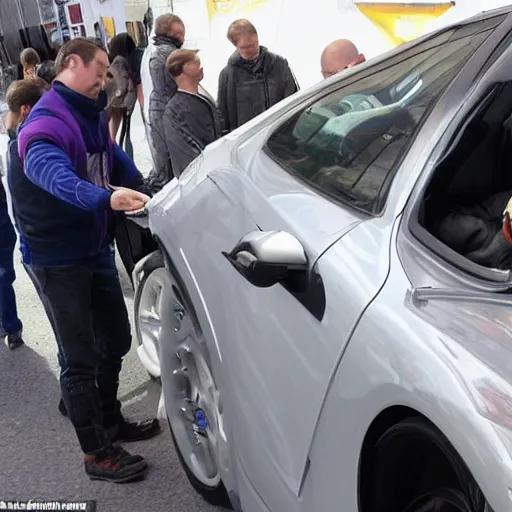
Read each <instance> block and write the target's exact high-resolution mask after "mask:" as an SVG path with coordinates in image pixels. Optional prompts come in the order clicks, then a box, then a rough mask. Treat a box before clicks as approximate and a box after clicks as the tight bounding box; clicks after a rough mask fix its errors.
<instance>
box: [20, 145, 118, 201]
mask: <svg viewBox="0 0 512 512" xmlns="http://www.w3.org/2000/svg"><path fill="white" fill-rule="evenodd" d="M24 171H25V175H26V176H27V178H28V179H29V180H30V181H31V182H32V183H34V184H35V185H37V186H38V187H40V188H42V189H43V190H46V192H48V193H50V194H52V195H53V196H55V197H57V198H58V199H61V200H62V201H66V202H67V203H70V204H72V205H74V206H76V207H77V208H80V209H82V210H87V211H97V210H105V209H107V208H110V196H111V195H112V193H111V192H110V191H109V190H105V189H103V188H100V187H97V186H96V185H93V184H92V183H89V182H88V181H85V180H82V179H80V178H79V177H78V176H77V175H76V174H75V172H74V168H73V164H72V162H71V160H70V158H69V156H68V155H66V153H64V151H62V150H61V149H60V148H58V147H57V146H56V145H55V144H52V143H50V142H34V143H32V144H31V145H30V147H29V148H28V151H27V156H26V158H25V165H24Z"/></svg>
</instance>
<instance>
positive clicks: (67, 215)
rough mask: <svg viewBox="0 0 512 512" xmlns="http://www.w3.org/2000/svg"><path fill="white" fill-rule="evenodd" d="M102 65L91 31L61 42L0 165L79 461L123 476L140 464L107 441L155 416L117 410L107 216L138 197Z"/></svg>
mask: <svg viewBox="0 0 512 512" xmlns="http://www.w3.org/2000/svg"><path fill="white" fill-rule="evenodd" d="M108 67H109V61H108V56H107V54H106V52H105V51H104V50H103V49H102V48H101V47H99V46H98V45H97V44H95V43H94V42H92V41H89V40H86V39H81V38H77V39H73V40H71V41H69V42H68V43H66V44H65V45H64V46H63V47H62V48H61V50H60V52H59V55H58V57H57V59H56V62H55V68H56V69H55V71H56V79H55V82H54V84H53V86H52V89H51V90H50V91H49V92H47V93H46V94H45V95H44V96H43V97H42V98H41V100H40V101H39V102H38V103H37V105H36V106H35V107H34V108H33V109H32V111H31V112H30V114H29V116H28V118H27V120H26V121H25V122H24V123H23V124H22V125H21V127H20V129H19V131H18V153H19V157H20V162H21V164H22V166H21V165H20V166H19V168H17V169H16V168H15V166H11V173H12V174H13V176H12V178H10V179H11V184H12V185H11V194H12V196H13V203H14V208H15V217H16V223H17V225H18V228H19V230H20V245H21V250H22V255H23V262H24V265H25V268H26V270H27V272H28V273H29V275H30V277H31V279H32V281H33V282H34V285H35V287H36V290H37V291H38V293H39V296H40V298H41V300H42V302H43V305H44V307H45V310H46V312H47V315H48V318H49V320H50V323H51V325H52V328H53V330H54V333H55V337H56V340H57V344H58V348H59V359H60V365H61V377H60V381H61V390H62V397H63V400H64V403H65V406H66V409H67V412H68V415H69V418H70V420H71V422H72V423H73V426H74V428H75V430H76V434H77V437H78V441H79V443H80V446H81V448H82V451H83V452H84V461H85V471H86V473H87V474H88V475H89V477H90V478H91V479H97V480H108V481H113V482H118V483H123V482H130V481H133V480H138V479H140V478H143V477H144V475H145V472H146V470H147V467H148V466H147V463H146V462H145V460H144V459H143V458H142V457H140V456H138V455H135V456H133V455H130V454H129V453H128V452H126V451H125V450H123V449H122V448H121V447H120V446H119V445H118V444H117V442H122V441H125V442H127V441H136V440H140V439H147V438H149V437H152V436H154V435H156V434H158V433H159V432H160V428H159V425H158V421H157V420H156V419H154V420H149V421H145V422H137V423H131V422H129V421H127V420H126V419H125V418H124V417H123V415H122V414H121V404H120V402H119V401H118V398H117V394H118V386H119V372H120V370H121V364H122V359H123V357H124V356H125V355H126V354H127V352H128V351H129V349H130V344H131V334H130V324H129V319H128V313H127V310H126V305H125V302H124V297H123V293H122V290H121V286H120V283H119V277H118V273H117V269H116V265H115V259H114V250H113V236H112V232H113V225H114V223H115V219H116V216H117V215H119V214H121V212H132V211H137V210H140V209H142V208H143V207H144V205H145V203H146V202H147V201H148V199H149V198H148V196H147V195H145V194H144V193H142V192H141V190H142V189H143V179H142V176H141V174H140V173H139V172H138V171H137V169H136V168H135V166H134V164H133V162H132V161H131V160H130V159H129V158H128V157H127V155H126V154H125V153H123V151H122V150H121V149H120V148H119V147H118V146H117V145H115V144H114V143H113V142H112V140H111V138H110V136H109V132H108V125H107V119H106V115H105V111H104V107H105V94H104V92H103V86H104V83H105V79H106V76H107V70H108ZM25 178H26V179H25ZM24 179H25V183H27V182H29V183H30V187H29V186H24V185H23V183H24Z"/></svg>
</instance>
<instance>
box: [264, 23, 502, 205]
mask: <svg viewBox="0 0 512 512" xmlns="http://www.w3.org/2000/svg"><path fill="white" fill-rule="evenodd" d="M499 21H501V19H500V20H498V21H497V20H493V19H491V20H487V21H486V22H481V23H475V24H474V25H475V26H472V25H469V26H468V27H466V26H463V27H459V28H453V29H451V30H447V31H444V32H442V33H440V34H438V35H436V36H435V37H434V38H432V39H431V40H427V41H425V42H423V43H421V44H419V45H417V46H416V47H412V48H411V49H410V50H408V51H406V52H404V53H403V54H398V55H396V56H393V57H392V58H390V59H387V60H383V61H382V62H379V63H378V64H375V65H374V66H373V67H370V68H367V69H366V70H365V71H363V72H362V73H361V75H362V77H361V78H360V79H359V80H358V79H357V77H358V74H354V75H351V76H350V77H347V82H348V85H346V86H344V87H343V82H342V84H341V85H342V87H341V88H340V89H338V90H336V91H335V92H332V93H330V94H328V95H326V96H324V97H323V98H320V99H317V101H316V102H315V103H313V104H312V105H310V106H308V107H305V108H304V110H302V111H301V112H300V113H298V114H296V115H295V116H294V117H293V118H291V119H290V120H288V121H287V122H285V124H284V125H282V126H281V128H280V129H278V130H277V131H276V132H275V133H274V134H273V135H272V136H271V137H270V138H269V140H268V142H267V150H268V151H269V153H270V154H271V156H273V157H274V158H276V159H277V160H279V162H280V163H282V164H283V165H284V166H285V167H286V168H287V169H288V170H290V171H291V172H293V173H295V174H297V175H298V177H299V178H301V179H305V180H307V181H308V183H310V184H311V185H313V186H315V187H316V188H319V189H321V191H322V192H325V193H327V194H328V195H330V196H332V197H334V198H336V199H342V200H346V199H347V198H349V200H350V202H351V203H352V204H353V205H355V206H357V207H359V208H362V209H364V210H373V209H374V207H375V200H376V199H377V197H378V196H379V194H380V191H381V189H382V187H383V186H384V183H385V182H386V179H387V177H388V176H389V175H390V173H391V170H392V169H393V167H394V165H395V163H396V162H397V160H398V159H399V158H400V156H401V154H403V151H404V150H405V147H406V145H407V143H408V142H409V141H410V140H411V138H412V136H413V135H414V134H415V133H416V132H417V130H418V127H419V126H420V125H421V123H422V120H423V119H424V118H425V116H426V115H427V113H428V112H429V110H430V109H431V108H432V107H433V105H435V103H436V101H437V99H438V98H439V97H440V96H441V94H442V93H443V92H444V91H445V90H446V88H447V86H448V85H449V84H450V82H451V81H452V80H453V79H454V78H455V76H457V74H458V73H459V72H460V70H461V69H462V68H463V66H464V64H465V63H466V62H467V61H468V59H469V58H470V57H471V55H472V54H473V53H474V52H475V50H476V49H477V48H478V47H479V46H480V45H481V44H482V42H483V41H485V39H486V38H487V37H488V36H489V34H490V33H492V29H493V28H495V26H496V24H497V23H499ZM354 78H355V80H354ZM377 206H378V205H377Z"/></svg>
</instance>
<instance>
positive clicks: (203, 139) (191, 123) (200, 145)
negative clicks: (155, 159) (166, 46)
mask: <svg viewBox="0 0 512 512" xmlns="http://www.w3.org/2000/svg"><path fill="white" fill-rule="evenodd" d="M167 69H168V70H169V73H170V74H171V76H172V77H173V79H174V80H175V82H176V84H177V85H178V90H177V92H176V94H175V95H174V96H173V97H172V99H171V101H169V103H167V107H166V109H165V114H164V118H163V127H164V133H165V140H166V142H167V148H168V150H169V154H170V157H171V162H172V170H173V173H174V176H176V178H179V177H180V175H181V173H182V172H183V171H184V170H185V168H186V167H187V166H188V164H190V162H192V160H194V159H195V158H196V157H197V156H198V155H199V154H200V153H201V152H202V151H203V149H204V148H205V147H206V146H207V145H208V144H211V143H212V142H213V141H215V140H217V139H218V138H219V137H220V136H221V123H220V116H219V113H218V111H217V107H216V105H215V103H214V101H213V100H212V99H211V98H210V97H209V96H208V95H207V94H204V92H203V91H201V90H200V88H199V82H200V81H201V80H202V79H203V68H202V66H201V60H200V59H199V57H198V55H197V51H196V50H177V51H175V52H173V54H172V55H171V56H170V57H169V58H168V59H167Z"/></svg>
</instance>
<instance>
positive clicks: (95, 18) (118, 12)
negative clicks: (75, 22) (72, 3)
mask: <svg viewBox="0 0 512 512" xmlns="http://www.w3.org/2000/svg"><path fill="white" fill-rule="evenodd" d="M79 3H80V4H81V6H82V15H83V18H84V24H85V27H86V30H87V35H88V36H94V24H95V23H96V22H99V21H100V18H114V23H115V27H116V32H117V33H120V32H126V16H125V8H124V0H105V1H104V2H103V3H100V2H99V0H80V1H79Z"/></svg>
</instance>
